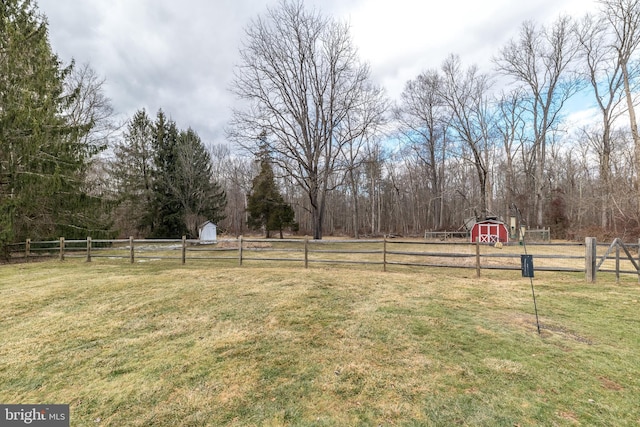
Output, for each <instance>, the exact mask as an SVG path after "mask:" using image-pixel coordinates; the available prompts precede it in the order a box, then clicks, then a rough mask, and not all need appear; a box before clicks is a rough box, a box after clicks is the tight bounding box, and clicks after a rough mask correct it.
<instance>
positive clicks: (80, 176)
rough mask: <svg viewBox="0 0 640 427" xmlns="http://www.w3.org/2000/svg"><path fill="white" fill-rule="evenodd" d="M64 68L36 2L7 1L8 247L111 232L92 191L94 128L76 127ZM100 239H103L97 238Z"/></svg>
mask: <svg viewBox="0 0 640 427" xmlns="http://www.w3.org/2000/svg"><path fill="white" fill-rule="evenodd" d="M71 70H72V66H68V67H63V66H62V64H61V62H60V61H59V59H58V58H57V56H56V55H54V54H53V52H52V50H51V47H50V45H49V40H48V35H47V23H46V20H45V18H44V17H43V16H42V15H40V14H39V13H38V11H37V9H36V4H35V2H33V1H31V0H3V1H2V2H0V244H6V243H7V242H10V241H15V240H24V239H26V238H33V239H38V238H51V237H56V236H60V235H64V236H65V237H77V236H87V235H88V234H89V233H91V232H92V231H95V230H104V229H105V224H104V223H102V220H103V218H102V217H101V215H100V213H101V212H102V209H99V207H100V204H101V201H100V200H99V199H97V198H96V197H92V196H90V195H89V194H88V193H87V192H86V191H85V190H86V189H85V188H84V184H85V178H86V172H87V167H88V164H89V160H90V158H91V157H92V156H93V155H95V154H96V152H97V149H96V147H93V146H91V145H90V144H87V143H86V139H84V138H83V136H84V135H86V134H87V132H88V131H89V130H90V129H91V126H92V124H91V123H86V124H74V125H72V124H70V123H69V121H68V120H67V117H65V110H66V109H67V108H68V107H69V106H70V105H71V103H72V102H73V100H74V98H75V96H77V90H74V91H72V93H67V94H65V91H64V82H65V78H66V77H67V76H68V75H69V73H70V71H71ZM94 235H95V234H94Z"/></svg>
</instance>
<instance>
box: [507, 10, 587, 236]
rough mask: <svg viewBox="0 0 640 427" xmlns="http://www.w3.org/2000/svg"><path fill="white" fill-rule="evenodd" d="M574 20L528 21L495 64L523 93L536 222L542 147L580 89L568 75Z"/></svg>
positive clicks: (542, 187) (542, 183) (540, 215)
mask: <svg viewBox="0 0 640 427" xmlns="http://www.w3.org/2000/svg"><path fill="white" fill-rule="evenodd" d="M572 28H573V22H572V20H571V19H570V18H569V17H561V18H559V19H557V20H556V21H555V22H554V23H553V24H552V25H551V26H550V27H548V28H546V27H538V26H537V25H535V24H534V23H533V22H530V21H527V22H524V23H523V24H522V27H521V29H520V37H519V38H518V39H515V40H511V41H510V42H508V43H507V44H506V46H504V47H503V48H502V49H501V50H500V54H499V56H498V57H497V58H496V59H495V60H494V62H495V64H496V65H497V68H498V71H499V72H501V73H503V74H505V75H508V76H510V77H512V78H513V79H514V80H515V82H516V84H517V85H520V86H522V87H523V88H524V89H526V92H527V97H526V103H527V110H528V114H527V121H528V122H529V123H530V126H531V131H532V134H533V137H532V140H533V147H532V148H533V150H532V154H533V156H534V165H535V170H534V171H533V172H534V173H533V179H534V183H533V187H534V188H535V211H536V224H537V225H538V226H542V224H543V219H544V204H543V202H544V199H545V191H549V190H550V189H549V188H548V185H547V180H546V179H545V176H544V174H545V164H546V158H547V143H548V140H549V138H550V135H551V133H552V132H553V130H554V129H555V128H556V127H557V125H558V124H559V122H560V120H561V116H560V112H561V110H562V107H563V106H564V105H565V103H566V101H567V100H568V99H569V98H570V97H571V96H572V95H574V94H575V93H576V92H577V90H578V89H579V87H580V85H579V83H580V80H579V79H578V78H576V77H575V76H573V75H571V74H570V73H569V71H570V70H569V66H570V64H571V63H572V61H573V59H574V57H575V56H576V53H577V47H576V43H575V38H574V37H573V35H574V33H573V31H572Z"/></svg>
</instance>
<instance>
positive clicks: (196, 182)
mask: <svg viewBox="0 0 640 427" xmlns="http://www.w3.org/2000/svg"><path fill="white" fill-rule="evenodd" d="M175 150H176V151H175V161H176V165H175V174H174V177H173V180H172V181H171V182H169V183H168V184H169V187H170V189H171V191H172V193H173V196H174V197H175V198H176V199H177V200H178V201H179V202H180V205H181V208H182V214H183V220H184V223H185V225H186V228H187V233H188V234H187V235H188V236H189V237H197V235H198V226H199V224H201V223H203V222H204V221H206V220H209V221H211V222H213V223H217V222H218V221H220V220H222V219H223V218H224V208H225V205H226V194H225V192H224V190H222V188H221V187H220V185H219V184H218V183H216V182H215V181H214V177H213V165H212V163H211V155H210V154H209V152H208V151H207V149H206V148H205V146H204V144H203V143H202V141H201V139H200V137H199V136H198V134H197V133H196V132H195V131H194V130H193V129H191V128H189V129H188V130H186V131H181V132H180V134H179V136H178V143H177V144H176V146H175Z"/></svg>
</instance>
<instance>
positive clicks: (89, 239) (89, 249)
mask: <svg viewBox="0 0 640 427" xmlns="http://www.w3.org/2000/svg"><path fill="white" fill-rule="evenodd" d="M87 262H91V237H89V236H87Z"/></svg>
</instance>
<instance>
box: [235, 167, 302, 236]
mask: <svg viewBox="0 0 640 427" xmlns="http://www.w3.org/2000/svg"><path fill="white" fill-rule="evenodd" d="M247 210H248V211H249V217H248V219H247V225H248V226H249V227H250V228H253V229H258V228H262V229H264V230H265V235H266V237H267V238H269V237H271V231H276V230H277V231H279V232H280V238H282V237H283V236H282V232H283V230H284V229H285V228H287V227H294V228H295V227H296V223H295V221H294V212H293V208H291V206H290V205H289V204H287V203H286V202H285V201H284V198H283V197H282V194H280V191H279V190H278V187H277V185H276V180H275V176H274V174H273V168H272V167H271V163H270V162H269V160H268V159H267V158H263V159H262V160H261V161H260V173H258V175H257V176H256V177H255V178H254V179H253V186H252V189H251V194H250V195H249V197H248V198H247Z"/></svg>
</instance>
